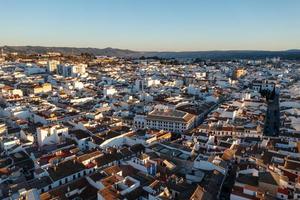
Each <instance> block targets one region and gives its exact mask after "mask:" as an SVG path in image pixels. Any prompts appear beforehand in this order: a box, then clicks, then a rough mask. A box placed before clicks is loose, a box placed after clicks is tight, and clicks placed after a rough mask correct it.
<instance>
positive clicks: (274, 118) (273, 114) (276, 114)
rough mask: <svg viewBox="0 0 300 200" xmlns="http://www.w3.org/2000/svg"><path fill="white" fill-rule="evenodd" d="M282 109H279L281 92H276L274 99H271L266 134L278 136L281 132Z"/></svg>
mask: <svg viewBox="0 0 300 200" xmlns="http://www.w3.org/2000/svg"><path fill="white" fill-rule="evenodd" d="M279 126H280V111H279V94H276V95H275V97H274V100H269V102H268V110H267V114H266V120H265V127H264V135H265V136H270V137H276V136H278V134H279Z"/></svg>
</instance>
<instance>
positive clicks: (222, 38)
mask: <svg viewBox="0 0 300 200" xmlns="http://www.w3.org/2000/svg"><path fill="white" fill-rule="evenodd" d="M0 45H1V46H2V45H14V46H18V45H32V46H35V45H40V46H61V47H62V46H68V47H97V48H106V47H113V48H121V49H131V50H140V51H203V50H286V49H300V1H299V0H48V1H46V0H0Z"/></svg>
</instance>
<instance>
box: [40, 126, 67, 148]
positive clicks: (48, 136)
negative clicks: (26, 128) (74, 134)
mask: <svg viewBox="0 0 300 200" xmlns="http://www.w3.org/2000/svg"><path fill="white" fill-rule="evenodd" d="M67 134H68V128H67V127H62V126H59V125H55V126H51V127H41V128H38V129H37V140H38V145H39V146H40V147H41V146H44V145H50V144H57V143H59V142H60V140H61V138H62V135H64V136H66V135H67Z"/></svg>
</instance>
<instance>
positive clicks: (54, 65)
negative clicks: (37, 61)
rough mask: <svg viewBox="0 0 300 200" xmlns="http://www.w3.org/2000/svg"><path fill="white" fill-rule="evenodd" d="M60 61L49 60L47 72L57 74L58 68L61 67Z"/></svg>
mask: <svg viewBox="0 0 300 200" xmlns="http://www.w3.org/2000/svg"><path fill="white" fill-rule="evenodd" d="M59 63H60V62H59V61H58V60H49V61H48V63H47V71H48V72H56V70H57V66H58V65H59Z"/></svg>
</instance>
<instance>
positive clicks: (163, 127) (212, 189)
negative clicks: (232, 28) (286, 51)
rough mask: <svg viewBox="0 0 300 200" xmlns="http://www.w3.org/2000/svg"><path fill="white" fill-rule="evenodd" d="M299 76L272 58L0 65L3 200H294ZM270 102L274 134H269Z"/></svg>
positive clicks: (298, 185) (51, 60)
mask: <svg viewBox="0 0 300 200" xmlns="http://www.w3.org/2000/svg"><path fill="white" fill-rule="evenodd" d="M299 69H300V63H297V62H296V61H281V60H278V59H276V60H275V61H274V60H273V59H271V60H270V59H266V60H259V61H258V60H238V61H222V62H221V61H220V62H217V61H216V62H214V61H207V62H200V63H193V62H190V61H185V62H182V63H181V62H180V63H179V64H176V65H174V64H172V63H168V62H164V63H163V62H162V61H160V60H154V59H121V58H115V57H95V58H93V59H92V60H89V61H86V62H78V61H74V60H67V58H65V57H64V56H63V55H60V54H54V55H51V56H44V57H43V56H39V57H37V58H34V59H31V60H26V61H24V60H22V59H18V60H16V61H15V62H5V61H3V63H2V64H0V149H1V151H0V152H1V153H0V199H7V200H8V199H32V200H38V199H41V200H54V199H78V200H80V199H88V200H92V199H98V200H112V199H116V200H117V199H119V200H131V199H132V200H136V199H138V200H154V199H155V200H165V199H190V200H198V199H199V200H201V199H203V200H206V199H208V200H214V199H232V200H238V199H243V200H246V199H259V200H267V199H300V178H299V175H300V142H299V140H298V138H299V136H300V132H299V131H300V126H299V122H300V103H299V102H300V91H299V88H300V82H299V74H300V71H299ZM274 95H275V96H276V95H277V96H279V106H278V114H279V116H280V117H279V118H280V119H279V121H277V123H278V124H279V126H280V129H279V130H278V132H279V133H278V136H277V137H269V136H267V135H266V126H268V127H270V126H273V125H274V124H271V125H270V124H269V123H270V120H268V119H269V118H270V114H269V113H270V112H268V111H269V107H270V106H273V104H272V102H273V101H274V100H273V97H274ZM271 122H273V121H272V120H271ZM268 130H269V131H270V130H272V129H268ZM298 151H299V152H298Z"/></svg>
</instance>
